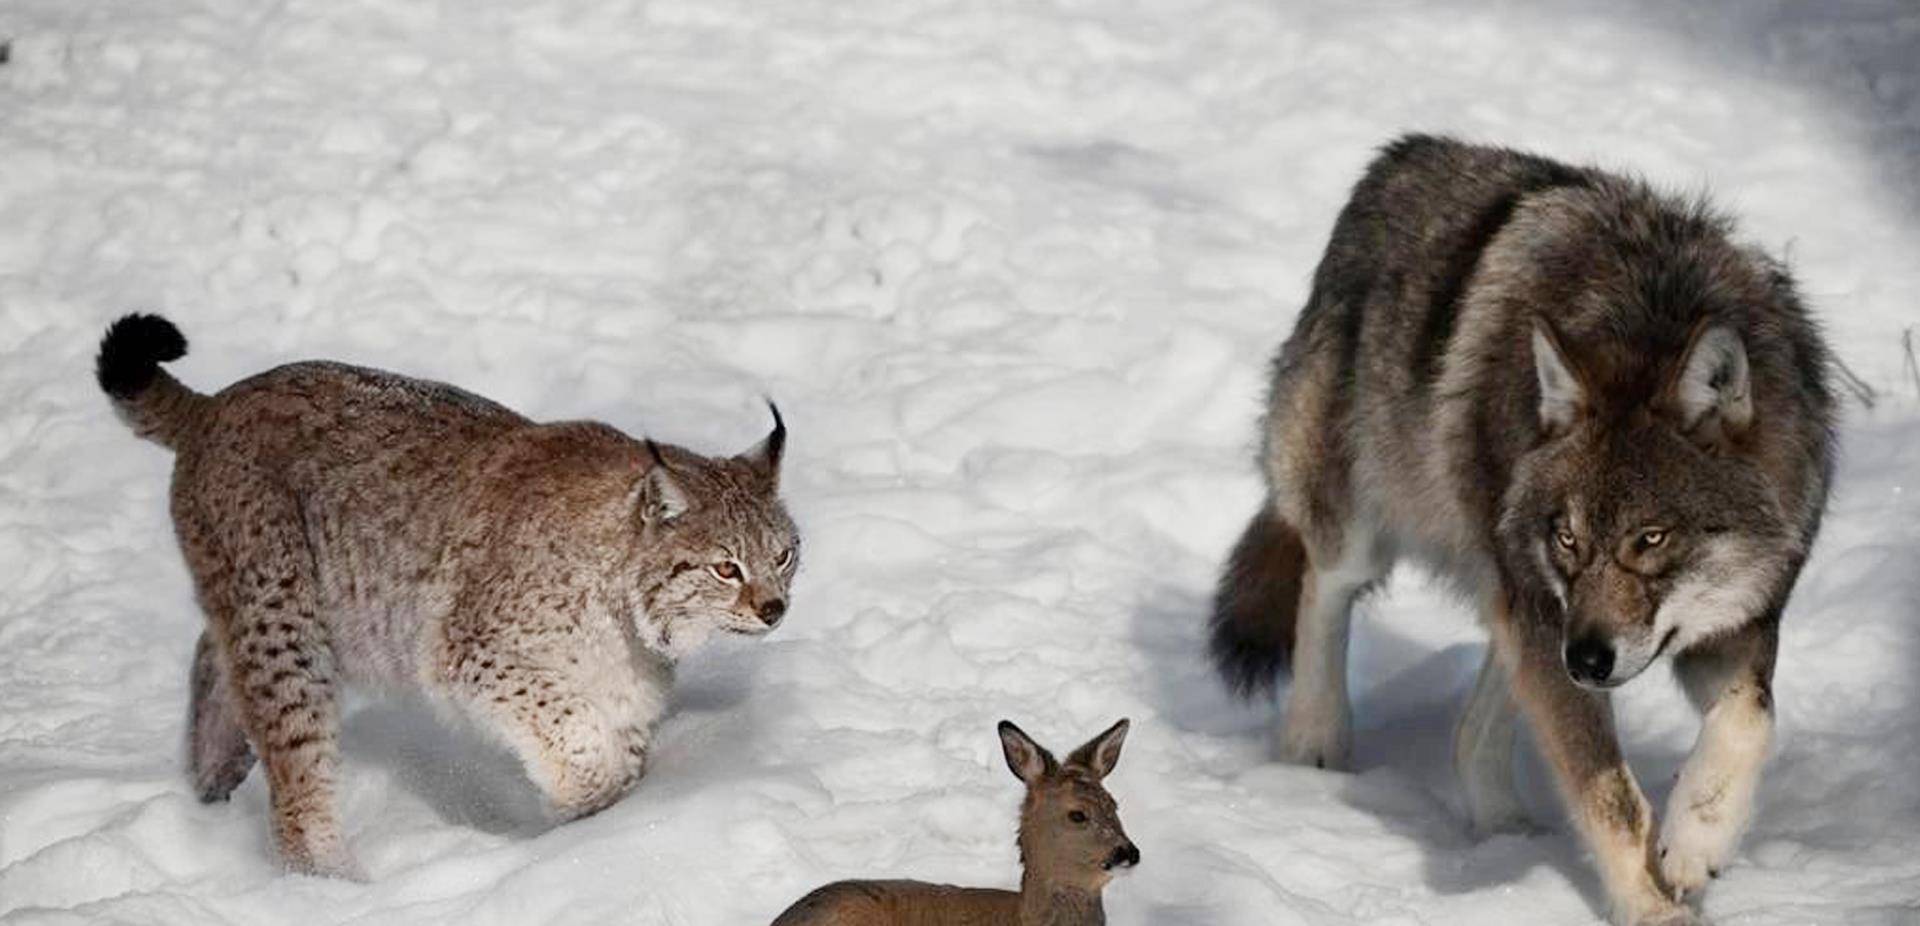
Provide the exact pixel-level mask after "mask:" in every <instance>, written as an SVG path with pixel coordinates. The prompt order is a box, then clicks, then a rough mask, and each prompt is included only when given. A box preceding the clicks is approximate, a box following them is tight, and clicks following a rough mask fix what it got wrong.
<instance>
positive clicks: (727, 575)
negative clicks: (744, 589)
mask: <svg viewBox="0 0 1920 926" xmlns="http://www.w3.org/2000/svg"><path fill="white" fill-rule="evenodd" d="M707 569H709V570H711V571H712V572H713V574H714V575H716V576H719V577H720V578H721V579H723V580H725V581H728V582H738V581H740V564H739V563H736V562H734V561H733V560H726V561H725V562H719V563H714V564H713V565H711V566H708V567H707Z"/></svg>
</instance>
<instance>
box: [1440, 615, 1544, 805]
mask: <svg viewBox="0 0 1920 926" xmlns="http://www.w3.org/2000/svg"><path fill="white" fill-rule="evenodd" d="M1514 719H1515V708H1514V705H1513V695H1512V694H1511V693H1509V692H1508V691H1507V674H1506V672H1505V670H1503V669H1501V668H1500V660H1499V658H1498V657H1496V656H1495V655H1494V653H1493V651H1492V650H1491V649H1489V650H1488V651H1487V656H1486V660H1485V661H1484V662H1482V663H1481V664H1480V678H1479V679H1478V680H1477V681H1475V682H1474V684H1473V694H1472V695H1471V696H1469V697H1468V698H1467V707H1466V710H1465V712H1463V713H1462V714H1461V715H1460V724H1459V726H1457V727H1455V728H1454V733H1453V768H1454V771H1455V772H1456V773H1458V775H1459V777H1460V790H1461V793H1462V794H1464V795H1465V797H1466V803H1467V818H1468V820H1470V821H1471V822H1472V824H1473V830H1474V832H1475V833H1478V834H1480V835H1483V836H1484V835H1490V834H1493V833H1504V832H1514V831H1518V830H1523V829H1526V828H1527V825H1528V819H1527V812H1526V809H1525V808H1524V807H1522V806H1521V805H1520V798H1519V795H1518V794H1517V793H1516V792H1515V791H1514V788H1513V743H1514V738H1515V735H1516V734H1517V732H1518V729H1517V727H1516V725H1515V723H1514Z"/></svg>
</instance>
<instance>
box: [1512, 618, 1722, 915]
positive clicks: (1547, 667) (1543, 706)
mask: <svg viewBox="0 0 1920 926" xmlns="http://www.w3.org/2000/svg"><path fill="white" fill-rule="evenodd" d="M1501 618H1502V619H1499V620H1496V621H1495V622H1494V624H1493V627H1492V628H1491V629H1492V631H1493V642H1494V646H1495V647H1496V650H1497V652H1498V653H1499V656H1500V659H1501V663H1502V664H1503V666H1504V667H1505V669H1506V671H1507V673H1508V675H1509V677H1510V678H1511V679H1512V691H1513V696H1514V699H1515V701H1516V702H1518V704H1519V705H1520V708H1521V711H1522V713H1524V714H1525V715H1526V717H1527V720H1528V722H1529V723H1531V724H1532V725H1533V731H1534V735H1535V738H1536V739H1537V740H1538V741H1539V744H1540V749H1541V752H1542V753H1544V754H1545V756H1546V758H1547V762H1548V764H1549V766H1550V767H1551V768H1552V770H1553V775H1554V779H1555V782H1556V784H1558V785H1559V790H1560V794H1561V796H1562V797H1563V798H1564V799H1565V800H1566V802H1567V807H1568V810H1569V812H1570V815H1571V816H1572V818H1573V821H1574V823H1575V825H1576V826H1578V827H1579V828H1580V833H1581V835H1582V836H1583V837H1584V838H1585V840H1586V843H1587V846H1588V848H1589V849H1591V850H1592V852H1593V857H1594V861H1595V863H1596V864H1597V865H1598V867H1599V869H1600V879H1601V881H1602V883H1603V884H1605V886H1606V890H1607V899H1608V902H1609V905H1610V907H1611V908H1612V913H1613V920H1614V922H1616V923H1620V924H1623V926H1684V924H1694V923H1698V922H1699V919H1698V918H1697V917H1695V916H1694V915H1693V913H1692V911H1690V910H1688V909H1687V908H1686V907H1685V906H1682V905H1681V904H1679V903H1678V902H1676V901H1675V900H1674V898H1673V897H1672V896H1670V895H1669V893H1668V891H1667V889H1666V886H1665V885H1664V884H1662V883H1661V881H1660V875H1659V872H1658V870H1657V869H1656V868H1655V865H1654V862H1655V859H1654V854H1653V807H1652V805H1650V804H1648V803H1647V799H1646V796H1645V795H1644V794H1642V793H1641V791H1640V785H1639V784H1638V783H1637V782H1635V781H1634V778H1633V772H1632V771H1631V770H1630V769H1628V768H1627V763H1626V761H1625V759H1623V758H1622V756H1621V754H1620V742H1619V739H1618V738H1617V737H1616V735H1615V733H1614V728H1613V711H1612V707H1611V705H1610V704H1609V703H1608V702H1607V699H1606V696H1605V695H1601V694H1596V693H1594V692H1591V691H1586V690H1583V689H1581V688H1580V687H1578V686H1576V685H1575V684H1574V683H1573V681H1572V679H1570V678H1569V677H1568V676H1567V672H1566V669H1565V668H1564V667H1563V666H1562V665H1561V661H1560V639H1559V638H1560V632H1559V629H1558V627H1556V626H1554V625H1553V623H1552V622H1549V621H1547V620H1544V619H1542V618H1541V617H1539V616H1537V615H1531V614H1517V613H1514V612H1513V611H1512V610H1511V609H1508V610H1506V612H1505V613H1504V614H1503V615H1501Z"/></svg>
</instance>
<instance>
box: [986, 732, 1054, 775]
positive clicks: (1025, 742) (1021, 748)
mask: <svg viewBox="0 0 1920 926" xmlns="http://www.w3.org/2000/svg"><path fill="white" fill-rule="evenodd" d="M1000 748H1001V749H1002V750H1003V751H1005V752H1006V754H1007V768H1008V769H1010V770H1012V772H1013V777H1015V778H1018V779H1020V780H1021V781H1024V782H1026V783H1027V784H1033V783H1035V782H1037V781H1039V780H1040V779H1041V778H1044V777H1046V776H1047V775H1048V774H1050V773H1052V772H1054V771H1056V770H1058V769H1059V765H1057V764H1056V763H1055V762H1054V761H1053V754H1052V753H1049V752H1047V750H1046V749H1045V748H1043V747H1041V745H1040V744H1039V743H1036V742H1034V741H1033V737H1031V736H1028V735H1027V733H1026V731H1025V730H1022V729H1020V728H1019V727H1016V726H1014V725H1013V721H1011V720H1002V721H1000Z"/></svg>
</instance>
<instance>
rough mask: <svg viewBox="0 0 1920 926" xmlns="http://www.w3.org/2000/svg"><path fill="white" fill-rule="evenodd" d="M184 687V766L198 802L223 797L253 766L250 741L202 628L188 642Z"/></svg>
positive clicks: (215, 648)
mask: <svg viewBox="0 0 1920 926" xmlns="http://www.w3.org/2000/svg"><path fill="white" fill-rule="evenodd" d="M188 687H189V688H190V689H191V691H192V702H191V704H190V706H189V708H188V714H187V768H188V770H189V771H190V772H191V773H192V775H193V788H194V793H196V794H198V795H199V796H200V800H201V801H202V802H203V803H209V804H211V803H215V802H218V801H224V800H226V799H227V795H229V794H232V793H233V789H234V788H237V787H239V786H240V783H241V782H242V781H245V780H246V779H247V772H249V771H251V770H252V769H253V762H254V755H253V745H252V744H251V743H248V742H247V732H246V730H245V729H244V728H243V727H241V725H240V712H239V710H238V709H237V708H236V707H235V706H234V703H233V695H232V694H231V693H230V692H229V686H228V683H227V669H226V666H225V664H224V662H223V657H222V656H221V655H220V652H219V648H218V644H216V643H215V642H214V641H213V638H212V637H211V636H210V635H208V634H207V633H204V632H203V633H201V634H200V641H199V642H198V643H196V644H194V647H193V671H192V674H191V676H189V679H188Z"/></svg>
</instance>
